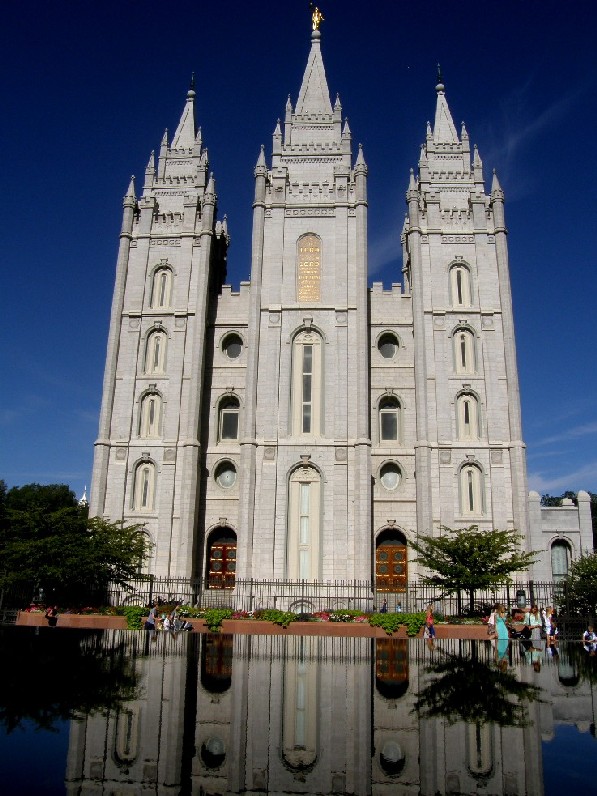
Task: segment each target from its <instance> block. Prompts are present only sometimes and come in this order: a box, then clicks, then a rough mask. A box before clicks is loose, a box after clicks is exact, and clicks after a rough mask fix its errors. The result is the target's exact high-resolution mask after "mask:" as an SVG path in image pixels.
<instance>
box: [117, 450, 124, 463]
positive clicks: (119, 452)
mask: <svg viewBox="0 0 597 796" xmlns="http://www.w3.org/2000/svg"><path fill="white" fill-rule="evenodd" d="M125 459H126V448H116V461H118V462H123V461H124V460H125Z"/></svg>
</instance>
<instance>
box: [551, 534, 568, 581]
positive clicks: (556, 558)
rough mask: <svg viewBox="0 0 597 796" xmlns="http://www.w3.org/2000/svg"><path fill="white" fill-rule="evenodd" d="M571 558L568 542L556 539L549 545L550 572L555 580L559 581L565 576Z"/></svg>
mask: <svg viewBox="0 0 597 796" xmlns="http://www.w3.org/2000/svg"><path fill="white" fill-rule="evenodd" d="M571 558H572V556H571V551H570V545H569V544H568V542H565V541H564V540H563V539H557V540H556V541H555V542H554V543H553V544H552V546H551V574H552V577H553V579H554V581H555V582H560V581H562V580H564V579H565V578H566V577H567V575H568V570H569V569H570V560H571Z"/></svg>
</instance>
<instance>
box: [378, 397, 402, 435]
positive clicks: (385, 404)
mask: <svg viewBox="0 0 597 796" xmlns="http://www.w3.org/2000/svg"><path fill="white" fill-rule="evenodd" d="M399 430H400V401H399V400H398V399H397V398H394V396H386V397H385V398H382V399H381V401H380V402H379V440H380V442H389V441H395V440H398V436H399Z"/></svg>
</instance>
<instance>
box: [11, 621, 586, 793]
mask: <svg viewBox="0 0 597 796" xmlns="http://www.w3.org/2000/svg"><path fill="white" fill-rule="evenodd" d="M0 642H1V644H2V655H1V656H0V672H1V679H0V682H1V684H2V687H1V689H0V750H1V752H2V756H1V761H2V763H1V765H0V793H2V794H69V796H75V794H105V796H125V794H127V795H130V794H160V795H161V794H197V795H199V794H206V795H207V794H214V795H215V794H230V793H249V792H250V793H261V794H265V793H271V794H294V793H297V794H388V796H389V794H393V795H395V794H413V796H414V794H428V795H429V796H435V794H473V793H483V794H488V796H489V795H490V794H508V796H517V795H520V796H522V794H561V793H562V791H563V790H564V789H571V792H574V793H575V794H591V793H597V774H596V771H595V765H594V761H595V760H596V759H597V740H596V739H595V709H596V705H595V700H596V699H597V694H595V695H594V693H593V690H594V684H595V681H596V679H597V657H596V656H595V655H594V652H593V651H592V650H585V649H584V648H583V646H582V645H581V644H574V643H570V644H568V645H566V644H564V643H562V644H561V645H560V648H559V650H549V649H544V648H543V649H533V648H530V647H529V648H525V647H524V646H522V645H521V643H520V642H515V643H514V644H513V645H511V646H510V647H508V648H507V649H501V648H500V649H497V648H496V647H495V646H493V645H492V644H491V643H490V642H489V641H462V640H438V641H437V642H436V643H435V647H433V648H432V647H430V646H428V643H427V642H424V641H420V640H413V641H407V640H396V639H390V638H388V639H375V640H372V639H356V638H323V637H312V636H306V637H304V636H303V637H301V636H231V635H225V634H209V635H200V634H189V633H181V634H178V635H177V636H175V635H172V634H169V633H159V634H157V635H156V636H155V637H154V638H152V637H151V635H150V634H148V633H140V632H131V631H76V630H66V629H64V630H59V629H58V630H55V629H50V628H20V627H19V628H0ZM528 644H529V642H527V645H528Z"/></svg>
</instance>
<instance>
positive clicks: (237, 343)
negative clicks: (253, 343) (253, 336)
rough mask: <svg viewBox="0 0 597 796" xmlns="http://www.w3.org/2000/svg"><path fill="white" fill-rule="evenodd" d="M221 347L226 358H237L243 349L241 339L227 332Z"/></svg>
mask: <svg viewBox="0 0 597 796" xmlns="http://www.w3.org/2000/svg"><path fill="white" fill-rule="evenodd" d="M222 349H223V351H224V353H225V354H226V356H227V357H228V359H238V358H239V356H240V355H241V353H242V350H243V341H242V340H241V338H240V337H239V335H237V334H228V335H226V337H225V338H224V342H223V343H222Z"/></svg>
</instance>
